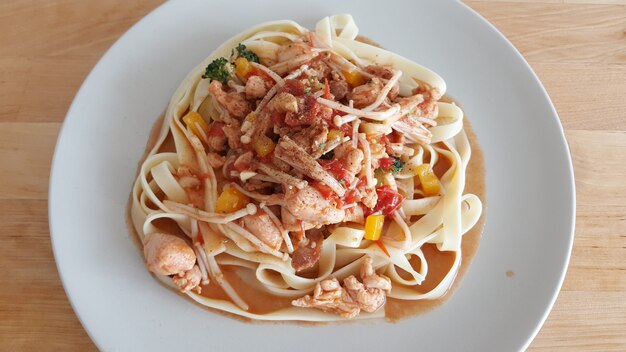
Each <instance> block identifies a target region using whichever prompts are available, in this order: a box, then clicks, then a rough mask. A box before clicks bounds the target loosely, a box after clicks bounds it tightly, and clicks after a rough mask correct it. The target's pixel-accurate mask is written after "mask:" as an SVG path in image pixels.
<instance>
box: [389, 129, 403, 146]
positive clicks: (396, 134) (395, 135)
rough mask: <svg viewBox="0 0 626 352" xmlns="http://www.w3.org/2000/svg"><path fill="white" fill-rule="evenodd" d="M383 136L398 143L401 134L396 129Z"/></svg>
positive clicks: (400, 140)
mask: <svg viewBox="0 0 626 352" xmlns="http://www.w3.org/2000/svg"><path fill="white" fill-rule="evenodd" d="M385 138H387V139H388V141H389V142H391V143H400V142H402V139H403V136H402V134H401V133H400V132H398V131H392V132H391V133H390V134H389V137H387V136H385Z"/></svg>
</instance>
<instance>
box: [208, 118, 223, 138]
mask: <svg viewBox="0 0 626 352" xmlns="http://www.w3.org/2000/svg"><path fill="white" fill-rule="evenodd" d="M209 136H212V137H223V136H225V134H224V123H223V122H219V121H215V122H213V123H212V124H211V127H210V128H209Z"/></svg>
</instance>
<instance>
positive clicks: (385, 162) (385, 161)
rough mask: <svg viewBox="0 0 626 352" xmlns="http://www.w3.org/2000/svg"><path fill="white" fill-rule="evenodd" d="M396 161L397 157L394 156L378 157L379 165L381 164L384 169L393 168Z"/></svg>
mask: <svg viewBox="0 0 626 352" xmlns="http://www.w3.org/2000/svg"><path fill="white" fill-rule="evenodd" d="M395 162H396V159H394V158H380V159H378V165H380V168H381V169H383V170H384V171H391V168H392V167H393V164H394V163H395Z"/></svg>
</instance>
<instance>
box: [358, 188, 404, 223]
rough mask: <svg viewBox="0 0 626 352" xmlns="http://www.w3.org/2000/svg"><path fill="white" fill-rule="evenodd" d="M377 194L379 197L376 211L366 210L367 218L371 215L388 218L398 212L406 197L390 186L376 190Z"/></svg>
mask: <svg viewBox="0 0 626 352" xmlns="http://www.w3.org/2000/svg"><path fill="white" fill-rule="evenodd" d="M376 194H377V195H378V201H377V202H376V205H375V206H374V209H365V213H366V214H365V215H366V216H367V215H371V214H382V215H385V216H387V215H389V214H391V213H393V212H394V211H396V209H398V208H399V207H400V205H402V202H403V201H404V197H403V196H402V195H401V194H400V193H398V192H396V191H394V190H393V189H392V188H391V187H389V186H382V187H378V188H376Z"/></svg>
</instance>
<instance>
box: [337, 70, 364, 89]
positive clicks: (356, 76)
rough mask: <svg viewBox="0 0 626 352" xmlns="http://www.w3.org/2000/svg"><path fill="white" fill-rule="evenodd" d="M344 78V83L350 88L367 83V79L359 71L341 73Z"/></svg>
mask: <svg viewBox="0 0 626 352" xmlns="http://www.w3.org/2000/svg"><path fill="white" fill-rule="evenodd" d="M341 73H342V74H343V76H344V77H345V78H346V82H348V84H349V85H350V86H352V87H358V86H360V85H362V84H365V82H367V77H365V76H363V75H362V74H361V72H359V71H350V72H349V71H341Z"/></svg>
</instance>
